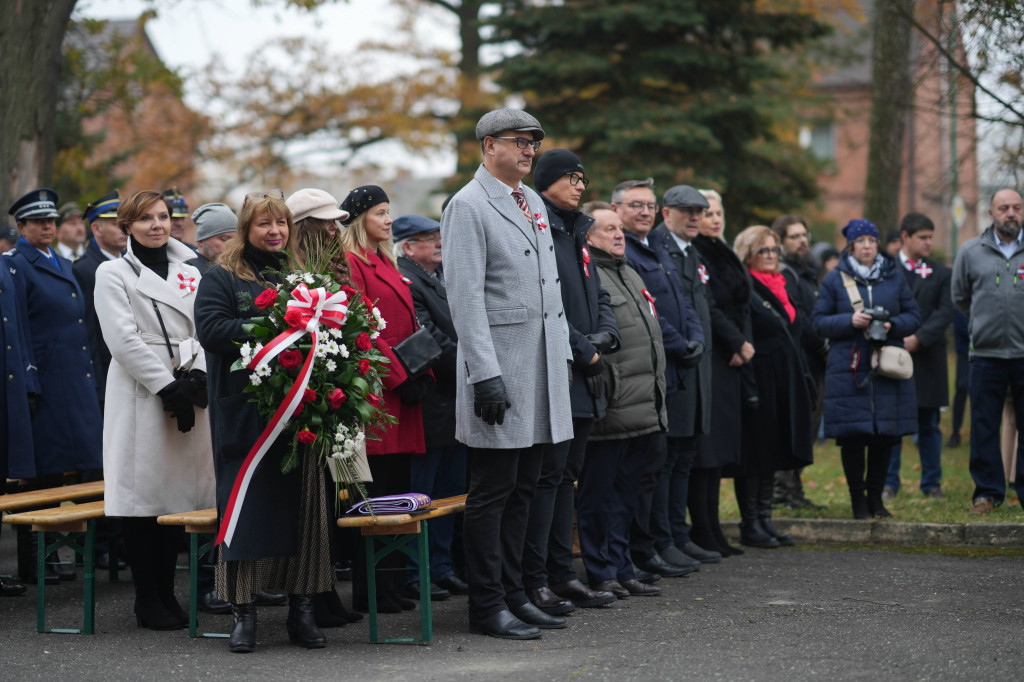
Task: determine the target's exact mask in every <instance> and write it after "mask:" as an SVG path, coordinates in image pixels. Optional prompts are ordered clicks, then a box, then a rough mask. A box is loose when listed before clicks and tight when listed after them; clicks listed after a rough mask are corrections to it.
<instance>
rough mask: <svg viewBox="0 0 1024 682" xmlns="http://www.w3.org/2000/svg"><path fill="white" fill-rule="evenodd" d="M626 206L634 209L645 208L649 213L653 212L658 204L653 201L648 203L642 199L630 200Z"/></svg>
mask: <svg viewBox="0 0 1024 682" xmlns="http://www.w3.org/2000/svg"><path fill="white" fill-rule="evenodd" d="M626 206H628V207H629V208H631V209H633V210H634V211H642V210H644V209H645V208H646V209H647V210H648V211H650V212H651V213H654V212H655V211H657V210H658V204H656V203H653V202H652V203H649V204H648V203H644V202H643V201H631V202H629V203H628V204H626Z"/></svg>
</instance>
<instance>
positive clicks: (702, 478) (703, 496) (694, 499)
mask: <svg viewBox="0 0 1024 682" xmlns="http://www.w3.org/2000/svg"><path fill="white" fill-rule="evenodd" d="M709 471H710V470H708V469H694V470H693V471H691V472H690V493H689V495H687V497H686V506H687V507H688V508H689V510H690V540H692V541H693V542H694V543H695V544H696V545H697V546H698V547H702V548H704V549H708V550H711V551H715V552H717V551H718V543H717V542H716V541H715V539H714V537H713V536H712V534H711V521H710V519H708V491H707V485H708V478H709V475H710V474H709Z"/></svg>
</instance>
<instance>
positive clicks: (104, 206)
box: [85, 189, 121, 223]
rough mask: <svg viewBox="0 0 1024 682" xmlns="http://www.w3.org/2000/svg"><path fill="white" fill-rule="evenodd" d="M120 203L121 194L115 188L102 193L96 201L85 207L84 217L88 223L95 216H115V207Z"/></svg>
mask: <svg viewBox="0 0 1024 682" xmlns="http://www.w3.org/2000/svg"><path fill="white" fill-rule="evenodd" d="M120 205H121V195H120V194H118V191H117V190H116V189H115V190H114V191H113V192H111V193H109V194H104V195H103V196H101V197H100V198H99V199H97V200H96V201H94V202H92V203H91V204H89V205H88V206H86V207H85V219H86V220H88V221H89V222H90V223H91V222H92V221H94V220H96V219H97V218H116V217H117V207H118V206H120Z"/></svg>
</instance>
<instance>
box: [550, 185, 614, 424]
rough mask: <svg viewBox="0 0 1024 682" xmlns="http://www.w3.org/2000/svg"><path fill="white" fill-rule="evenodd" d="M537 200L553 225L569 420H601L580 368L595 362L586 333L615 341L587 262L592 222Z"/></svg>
mask: <svg viewBox="0 0 1024 682" xmlns="http://www.w3.org/2000/svg"><path fill="white" fill-rule="evenodd" d="M541 199H543V200H544V205H545V206H546V207H547V209H548V218H550V220H551V240H552V241H553V242H554V245H555V261H556V262H557V264H558V283H559V285H560V286H561V287H562V305H563V306H565V317H566V320H568V323H569V344H570V345H572V359H573V362H572V369H573V372H572V375H573V380H572V391H571V392H570V395H569V398H570V400H571V402H572V416H573V417H577V418H588V417H589V418H593V419H601V418H602V417H604V411H605V407H606V405H607V403H606V401H605V396H604V395H602V396H601V398H600V400H594V397H593V396H592V395H590V391H588V390H587V384H586V380H585V379H584V378H583V372H582V371H581V368H582V367H583V366H584V365H586V364H588V363H589V362H590V360H591V359H592V358H593V357H594V353H596V352H597V349H596V348H594V344H592V343H590V341H589V340H588V339H587V334H598V333H600V332H608V333H609V334H611V335H612V336H614V337H616V338H618V337H619V328H618V326H617V325H616V324H615V312H614V311H613V310H612V304H611V300H610V299H609V297H608V292H607V291H605V290H604V288H603V287H602V286H601V277H600V275H599V274H598V273H597V268H596V267H595V266H594V265H593V264H592V263H590V249H589V247H588V246H587V230H589V229H590V226H591V225H592V224H593V223H594V219H593V218H591V217H590V216H586V215H583V214H582V213H580V212H579V211H564V210H562V209H559V208H558V207H557V206H555V205H554V204H553V203H551V202H550V201H548V198H547V197H545V196H544V195H543V194H542V195H541Z"/></svg>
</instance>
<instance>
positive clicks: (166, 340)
mask: <svg viewBox="0 0 1024 682" xmlns="http://www.w3.org/2000/svg"><path fill="white" fill-rule="evenodd" d="M121 258H124V262H125V263H127V264H128V265H129V267H131V269H132V272H134V273H135V276H136V277H141V276H142V272H141V271H139V269H138V268H137V267H135V263H133V262H131V261H130V260H128V259H127V258H125V255H124V254H122V255H121ZM149 300H150V302H151V303H152V304H153V310H154V311H155V312H156V319H157V321H159V322H160V331H162V332H163V333H164V343H165V344H167V354H168V355H170V356H171V365H172V366H174V368H175V369H180V368H179V367H178V366H177V365H175V364H174V351H173V350H172V349H171V337H170V336H168V335H167V327H166V326H164V316H163V315H161V314H160V306H158V305H157V304H156V301H155V300H154V299H152V298H150V299H149Z"/></svg>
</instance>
